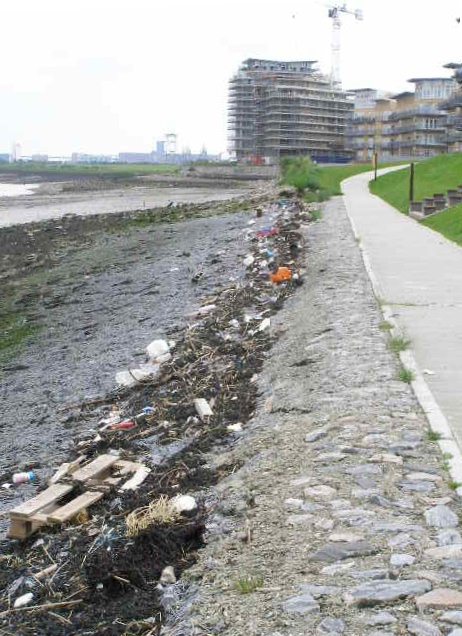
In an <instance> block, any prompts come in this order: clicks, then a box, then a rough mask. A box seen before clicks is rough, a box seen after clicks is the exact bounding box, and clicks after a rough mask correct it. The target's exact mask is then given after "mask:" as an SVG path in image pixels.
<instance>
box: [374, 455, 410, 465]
mask: <svg viewBox="0 0 462 636" xmlns="http://www.w3.org/2000/svg"><path fill="white" fill-rule="evenodd" d="M369 461H370V462H372V463H374V464H397V465H400V464H402V463H403V458H402V457H399V456H398V455H392V454H391V453H379V454H377V455H374V456H373V457H371V458H370V459H369Z"/></svg>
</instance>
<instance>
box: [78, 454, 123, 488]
mask: <svg viewBox="0 0 462 636" xmlns="http://www.w3.org/2000/svg"><path fill="white" fill-rule="evenodd" d="M118 459H119V457H118V456H117V455H100V456H99V457H97V458H96V459H94V460H93V461H92V462H90V463H89V464H87V465H86V466H83V468H79V470H76V471H75V473H73V475H72V479H75V481H80V482H85V481H87V479H97V478H98V477H99V476H100V475H102V474H103V473H104V472H105V471H107V470H109V469H110V468H111V466H113V464H115V463H116V462H117V461H118Z"/></svg>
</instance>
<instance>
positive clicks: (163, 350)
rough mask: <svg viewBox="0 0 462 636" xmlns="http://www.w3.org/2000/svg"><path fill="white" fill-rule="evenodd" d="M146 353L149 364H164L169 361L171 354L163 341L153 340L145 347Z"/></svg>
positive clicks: (166, 343)
mask: <svg viewBox="0 0 462 636" xmlns="http://www.w3.org/2000/svg"><path fill="white" fill-rule="evenodd" d="M146 353H147V356H148V360H149V361H150V362H157V363H158V364H160V363H161V362H166V361H167V360H170V358H171V357H172V354H171V353H170V347H169V345H168V342H166V341H165V340H153V341H152V342H151V343H149V344H148V346H147V347H146Z"/></svg>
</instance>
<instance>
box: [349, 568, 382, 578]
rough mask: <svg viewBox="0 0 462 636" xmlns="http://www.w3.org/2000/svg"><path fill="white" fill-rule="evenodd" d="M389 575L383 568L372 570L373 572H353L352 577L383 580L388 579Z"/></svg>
mask: <svg viewBox="0 0 462 636" xmlns="http://www.w3.org/2000/svg"><path fill="white" fill-rule="evenodd" d="M389 574H390V573H389V571H388V570H386V569H385V568H374V569H373V570H360V571H359V572H355V573H354V574H353V576H354V577H355V579H373V580H383V579H388V578H390V577H389Z"/></svg>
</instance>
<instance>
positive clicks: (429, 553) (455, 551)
mask: <svg viewBox="0 0 462 636" xmlns="http://www.w3.org/2000/svg"><path fill="white" fill-rule="evenodd" d="M424 555H425V556H426V557H428V558H429V559H452V558H458V557H461V556H462V544H456V545H444V546H441V547H440V548H429V549H428V550H424Z"/></svg>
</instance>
